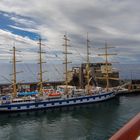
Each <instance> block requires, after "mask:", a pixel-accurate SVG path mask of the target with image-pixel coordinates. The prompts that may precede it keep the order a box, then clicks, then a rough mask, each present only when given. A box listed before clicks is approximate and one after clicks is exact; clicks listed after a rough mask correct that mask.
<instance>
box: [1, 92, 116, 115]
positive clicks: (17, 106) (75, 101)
mask: <svg viewBox="0 0 140 140" xmlns="http://www.w3.org/2000/svg"><path fill="white" fill-rule="evenodd" d="M114 97H115V94H114V92H108V93H104V94H99V95H92V96H82V97H75V98H67V99H55V100H43V101H30V102H19V103H18V102H17V103H10V104H2V105H0V112H5V113H6V112H7V113H8V112H20V111H30V110H43V109H49V108H52V109H53V108H60V107H64V106H76V105H82V104H90V103H96V102H101V101H106V100H109V99H111V98H114Z"/></svg>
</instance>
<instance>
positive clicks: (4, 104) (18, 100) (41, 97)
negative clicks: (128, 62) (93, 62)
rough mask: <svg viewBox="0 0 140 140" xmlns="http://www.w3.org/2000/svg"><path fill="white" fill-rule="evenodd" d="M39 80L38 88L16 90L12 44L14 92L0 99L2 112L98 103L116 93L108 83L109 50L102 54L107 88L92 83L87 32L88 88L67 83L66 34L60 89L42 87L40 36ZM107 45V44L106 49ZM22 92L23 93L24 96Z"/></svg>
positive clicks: (14, 49) (67, 40)
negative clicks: (104, 59) (25, 90)
mask: <svg viewBox="0 0 140 140" xmlns="http://www.w3.org/2000/svg"><path fill="white" fill-rule="evenodd" d="M38 44H39V68H40V72H39V73H38V74H39V83H38V90H37V91H35V92H22V93H20V92H18V90H17V80H16V74H17V73H18V72H17V71H16V48H15V46H14V47H13V74H12V76H13V80H12V81H13V84H12V87H13V88H12V89H13V91H12V93H11V94H10V95H7V96H2V97H1V98H0V112H20V111H31V110H43V109H49V108H52V109H53V108H58V107H64V106H75V105H82V104H89V103H96V102H101V101H106V100H109V99H112V98H114V97H115V95H116V92H115V90H114V89H113V88H109V84H108V79H109V76H108V71H109V70H108V66H107V63H108V60H107V55H108V54H107V52H106V53H105V54H102V55H104V56H106V65H105V66H106V75H105V78H106V81H107V86H106V88H101V87H97V86H93V85H91V84H90V81H91V78H90V68H89V39H88V34H87V64H86V75H87V76H86V78H87V84H86V86H85V88H82V89H79V88H78V89H77V88H76V87H75V86H71V85H69V84H68V73H69V71H68V63H70V62H68V56H67V55H68V54H69V52H68V46H69V39H68V37H67V34H65V35H64V47H65V51H64V55H65V61H64V65H65V73H64V75H65V83H64V85H60V86H58V87H57V89H44V87H43V82H44V81H43V73H44V72H43V70H42V64H43V63H44V62H43V61H42V53H43V51H42V48H41V44H42V43H41V39H39V43H38ZM106 49H107V45H106V46H105V50H106ZM21 95H22V96H21Z"/></svg>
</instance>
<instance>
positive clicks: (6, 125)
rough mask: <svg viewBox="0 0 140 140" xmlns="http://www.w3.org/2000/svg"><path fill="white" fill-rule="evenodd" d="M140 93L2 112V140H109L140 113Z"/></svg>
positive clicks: (0, 125) (0, 139) (0, 124)
mask: <svg viewBox="0 0 140 140" xmlns="http://www.w3.org/2000/svg"><path fill="white" fill-rule="evenodd" d="M139 104H140V95H131V96H130V95H128V96H120V97H116V98H114V99H112V100H108V101H106V102H101V103H95V104H90V105H83V106H77V107H69V108H67V107H65V108H61V109H54V110H47V111H35V112H34V111H33V112H22V113H12V114H0V140H108V139H109V137H110V136H111V135H113V134H114V133H115V132H116V131H117V130H118V129H120V128H121V127H122V126H123V125H124V124H125V123H126V122H127V121H128V120H130V119H131V118H132V117H134V116H135V115H136V114H137V113H139V112H140V105H139Z"/></svg>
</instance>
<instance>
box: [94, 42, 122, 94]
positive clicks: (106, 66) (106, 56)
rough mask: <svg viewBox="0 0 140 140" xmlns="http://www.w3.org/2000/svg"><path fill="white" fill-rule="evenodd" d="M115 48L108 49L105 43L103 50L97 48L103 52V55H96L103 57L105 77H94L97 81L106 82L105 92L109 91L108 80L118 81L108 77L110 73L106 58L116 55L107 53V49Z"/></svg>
mask: <svg viewBox="0 0 140 140" xmlns="http://www.w3.org/2000/svg"><path fill="white" fill-rule="evenodd" d="M111 48H115V47H109V46H108V44H107V42H105V47H104V48H99V49H103V50H105V53H104V54H98V56H104V57H105V69H104V70H105V76H104V77H96V78H97V79H105V80H106V90H107V91H109V79H112V80H119V79H118V78H113V77H110V76H109V73H110V67H109V64H110V63H109V61H108V56H113V55H117V53H108V49H111Z"/></svg>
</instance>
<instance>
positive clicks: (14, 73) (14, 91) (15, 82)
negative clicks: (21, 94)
mask: <svg viewBox="0 0 140 140" xmlns="http://www.w3.org/2000/svg"><path fill="white" fill-rule="evenodd" d="M11 51H12V52H13V59H12V64H13V73H12V74H10V75H12V76H13V79H12V85H13V93H12V97H13V98H15V97H16V96H17V77H16V75H17V74H18V73H21V72H22V71H20V72H17V71H16V62H20V61H17V60H16V51H17V50H16V47H15V45H14V47H13V49H12V50H11Z"/></svg>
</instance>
